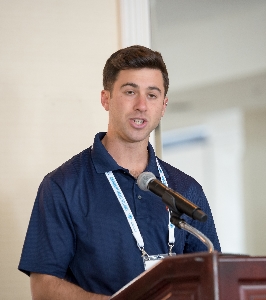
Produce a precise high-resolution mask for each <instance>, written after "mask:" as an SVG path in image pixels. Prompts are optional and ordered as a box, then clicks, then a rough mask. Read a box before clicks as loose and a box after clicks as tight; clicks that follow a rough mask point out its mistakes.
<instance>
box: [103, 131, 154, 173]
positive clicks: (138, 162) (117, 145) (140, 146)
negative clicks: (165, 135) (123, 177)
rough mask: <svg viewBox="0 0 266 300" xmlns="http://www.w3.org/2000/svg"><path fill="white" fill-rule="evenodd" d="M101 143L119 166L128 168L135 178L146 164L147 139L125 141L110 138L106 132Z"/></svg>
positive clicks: (147, 155)
mask: <svg viewBox="0 0 266 300" xmlns="http://www.w3.org/2000/svg"><path fill="white" fill-rule="evenodd" d="M102 143H103V145H104V147H105V148H106V150H107V151H108V152H109V154H110V155H111V156H112V157H113V159H114V160H115V161H116V162H117V163H118V164H119V166H121V167H123V168H125V169H128V170H129V172H130V174H131V175H132V176H134V177H135V178H137V177H138V176H139V174H140V173H142V172H143V171H144V170H145V168H146V167H147V165H148V159H149V154H148V150H147V146H148V140H146V141H141V142H137V143H126V142H122V141H120V140H117V139H110V138H109V137H108V134H106V135H105V137H104V138H103V139H102Z"/></svg>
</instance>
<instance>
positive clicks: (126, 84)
mask: <svg viewBox="0 0 266 300" xmlns="http://www.w3.org/2000/svg"><path fill="white" fill-rule="evenodd" d="M125 86H132V87H133V88H138V87H139V86H138V85H137V84H136V83H133V82H126V83H124V84H122V85H121V88H123V87H125ZM148 90H150V91H152V90H156V91H158V92H159V93H160V94H161V93H162V91H161V89H159V88H158V87H157V86H149V87H148Z"/></svg>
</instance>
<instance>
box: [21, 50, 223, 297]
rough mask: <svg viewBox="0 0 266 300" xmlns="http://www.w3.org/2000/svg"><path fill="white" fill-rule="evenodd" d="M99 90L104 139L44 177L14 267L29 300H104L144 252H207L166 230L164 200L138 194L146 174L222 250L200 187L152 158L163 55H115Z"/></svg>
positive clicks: (161, 106) (137, 268)
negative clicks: (184, 205)
mask: <svg viewBox="0 0 266 300" xmlns="http://www.w3.org/2000/svg"><path fill="white" fill-rule="evenodd" d="M103 85H104V90H103V91H102V92H101V103H102V105H103V107H104V109H105V110H106V111H108V113H109V124H108V131H107V133H98V134H97V135H96V136H95V140H94V144H93V146H92V147H90V148H89V149H86V150H84V151H83V152H81V153H80V154H78V155H76V156H74V157H73V158H72V159H70V160H69V161H67V162H66V163H65V164H63V165H62V166H61V167H59V168H58V169H56V170H55V171H53V172H51V173H50V174H48V175H47V176H46V177H45V178H44V180H43V182H42V183H41V185H40V188H39V191H38V195H37V198H36V201H35V204H34V208H33V212H32V216H31V220H30V224H29V228H28V232H27V236H26V239H25V244H24V247H23V251H22V256H21V261H20V264H19V269H20V270H21V271H23V272H25V273H26V274H28V275H30V281H31V290H32V295H33V299H49V300H51V299H64V300H66V299H79V300H82V299H109V298H110V296H111V295H112V294H113V293H115V292H116V291H117V290H119V289H120V288H121V287H123V286H124V285H125V284H127V283H128V282H129V281H131V280H132V279H133V278H135V277H136V276H138V275H139V274H140V273H142V272H144V270H145V269H144V262H143V254H145V253H147V255H157V254H168V253H170V252H171V251H172V252H174V253H176V254H182V253H190V252H198V251H206V247H205V246H204V245H203V244H202V243H201V242H200V241H199V240H197V239H196V238H195V237H194V236H192V235H191V234H189V233H186V232H184V231H182V230H180V229H177V228H174V227H173V226H169V212H168V210H167V209H166V207H165V205H164V204H163V202H162V200H161V198H159V197H158V196H155V195H154V194H152V193H151V192H146V191H142V190H141V189H140V188H139V187H138V185H137V181H136V179H137V177H138V176H139V175H140V174H141V173H142V172H143V171H150V172H152V173H153V174H154V175H155V176H156V177H157V179H159V180H161V181H163V183H165V184H168V185H169V187H171V188H172V189H173V190H176V191H178V192H179V193H180V194H182V195H183V196H185V197H186V198H188V199H189V200H190V201H192V202H194V203H195V204H196V205H197V206H199V207H200V208H201V209H202V210H203V211H204V212H205V213H206V214H207V215H208V220H207V222H206V223H202V222H198V221H195V220H193V219H191V218H189V217H187V216H185V215H184V217H183V218H184V219H185V220H186V221H187V222H188V223H189V224H191V225H192V226H193V227H195V228H197V229H198V230H200V231H201V232H202V233H204V234H205V235H206V236H207V237H209V239H211V241H212V242H213V244H214V247H215V249H216V250H218V251H220V245H219V241H218V238H217V234H216V230H215V226H214V222H213V218H212V214H211V211H210V208H209V205H208V202H207V200H206V198H205V195H204V193H203V191H202V188H201V186H200V185H199V184H198V183H197V182H196V181H195V180H194V179H193V178H191V177H189V176H188V175H186V174H184V173H182V172H181V171H179V170H177V169H176V168H174V167H172V166H170V165H169V164H167V163H165V162H163V161H162V160H160V159H159V158H157V157H156V156H155V153H154V151H153V148H152V146H151V145H150V144H149V135H150V133H151V131H152V130H153V129H154V128H156V126H157V125H158V124H159V121H160V119H161V118H162V117H163V115H164V112H165V109H166V106H167V102H168V98H167V97H166V94H167V90H168V85H169V82H168V74H167V70H166V67H165V64H164V62H163V59H162V57H161V55H160V53H158V52H156V51H152V50H150V49H148V48H145V47H142V46H131V47H128V48H125V49H121V50H119V51H117V52H116V53H114V54H112V55H111V57H110V58H109V59H108V60H107V62H106V65H105V67H104V72H103ZM170 228H171V230H173V231H171V230H170ZM169 232H170V233H171V234H169ZM173 236H174V238H175V239H173ZM169 247H170V248H169ZM105 295H106V296H105Z"/></svg>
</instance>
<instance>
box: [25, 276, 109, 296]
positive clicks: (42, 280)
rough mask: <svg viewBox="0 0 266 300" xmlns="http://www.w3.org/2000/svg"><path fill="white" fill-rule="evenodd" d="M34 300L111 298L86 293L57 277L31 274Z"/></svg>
mask: <svg viewBox="0 0 266 300" xmlns="http://www.w3.org/2000/svg"><path fill="white" fill-rule="evenodd" d="M30 286H31V294H32V299H33V300H61V299H62V300H72V299H73V300H74V299H79V300H107V299H110V296H104V295H99V294H93V293H89V292H86V291H85V290H83V289H82V288H81V287H79V286H77V285H75V284H73V283H70V282H67V281H65V280H63V279H60V278H58V277H55V276H51V275H46V274H39V273H31V274H30Z"/></svg>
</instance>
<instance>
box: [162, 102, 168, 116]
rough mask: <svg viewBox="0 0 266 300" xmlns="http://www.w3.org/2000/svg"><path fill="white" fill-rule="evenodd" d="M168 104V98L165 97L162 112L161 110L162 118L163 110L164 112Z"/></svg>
mask: <svg viewBox="0 0 266 300" xmlns="http://www.w3.org/2000/svg"><path fill="white" fill-rule="evenodd" d="M167 104H168V98H167V97H165V98H164V100H163V110H162V117H163V116H164V113H165V110H166V106H167Z"/></svg>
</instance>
